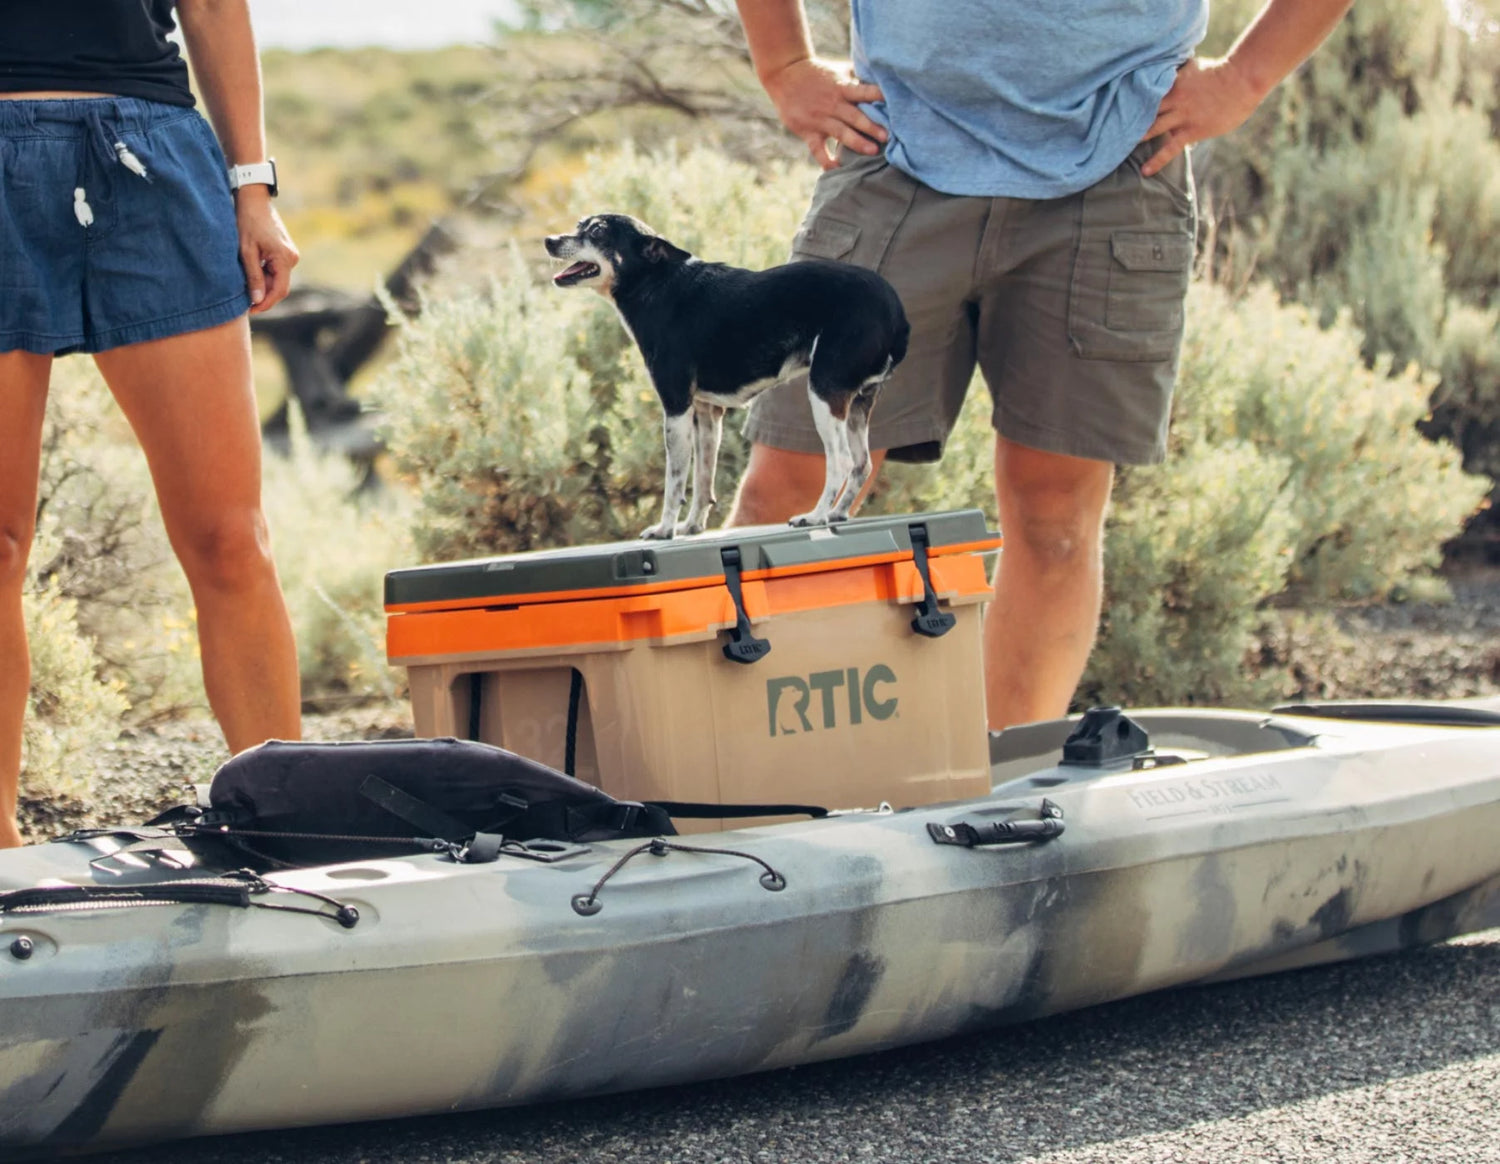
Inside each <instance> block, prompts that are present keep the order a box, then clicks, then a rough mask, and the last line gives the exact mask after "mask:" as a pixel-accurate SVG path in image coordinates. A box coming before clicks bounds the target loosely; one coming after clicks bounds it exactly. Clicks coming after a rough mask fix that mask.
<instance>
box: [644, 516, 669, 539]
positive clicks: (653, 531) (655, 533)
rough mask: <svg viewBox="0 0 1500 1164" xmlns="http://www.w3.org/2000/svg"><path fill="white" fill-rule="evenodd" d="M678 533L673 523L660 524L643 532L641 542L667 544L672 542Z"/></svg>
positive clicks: (664, 522)
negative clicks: (674, 535) (666, 542)
mask: <svg viewBox="0 0 1500 1164" xmlns="http://www.w3.org/2000/svg"><path fill="white" fill-rule="evenodd" d="M675 532H676V529H675V527H674V526H673V525H672V523H671V522H667V521H663V522H658V523H657V524H656V525H653V526H651V527H650V528H649V529H643V530H641V541H643V542H665V541H670V540H671V538H672V535H673V534H674V533H675Z"/></svg>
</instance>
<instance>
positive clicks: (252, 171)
mask: <svg viewBox="0 0 1500 1164" xmlns="http://www.w3.org/2000/svg"><path fill="white" fill-rule="evenodd" d="M241 186H269V187H270V188H271V197H272V198H275V197H276V159H275V158H267V159H266V160H265V161H264V162H251V163H250V164H249V165H248V166H230V167H229V188H230V189H231V190H238V189H239V188H240V187H241Z"/></svg>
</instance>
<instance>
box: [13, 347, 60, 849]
mask: <svg viewBox="0 0 1500 1164" xmlns="http://www.w3.org/2000/svg"><path fill="white" fill-rule="evenodd" d="M51 371H52V357H51V356H36V355H32V354H31V353H30V352H4V353H0V849H5V848H11V847H13V846H15V845H19V844H20V843H21V834H20V832H19V831H18V830H17V828H16V797H17V795H18V788H19V784H20V779H21V721H22V720H23V719H24V718H25V717H26V702H27V697H28V694H29V693H30V691H31V655H30V653H29V651H28V650H27V647H26V622H25V619H24V618H23V617H22V615H21V590H22V587H23V585H24V583H25V580H26V556H27V554H28V553H29V552H30V550H31V537H32V534H33V532H34V531H35V528H36V490H37V472H38V469H39V465H40V462H41V452H42V416H43V414H44V413H45V412H46V408H47V378H48V376H49V375H50V374H51Z"/></svg>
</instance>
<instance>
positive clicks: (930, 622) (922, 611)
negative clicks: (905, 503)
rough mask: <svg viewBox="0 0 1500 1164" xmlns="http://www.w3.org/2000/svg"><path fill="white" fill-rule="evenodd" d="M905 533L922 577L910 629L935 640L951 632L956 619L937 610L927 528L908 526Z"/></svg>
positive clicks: (920, 525)
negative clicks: (929, 559) (929, 568)
mask: <svg viewBox="0 0 1500 1164" xmlns="http://www.w3.org/2000/svg"><path fill="white" fill-rule="evenodd" d="M907 533H908V534H910V535H911V557H912V561H913V562H915V563H916V566H917V573H918V574H920V575H921V576H922V601H920V602H918V603H917V617H916V618H914V619H912V620H911V629H912V630H914V631H916V632H917V634H919V635H926V636H927V637H928V638H930V639H935V638H938V637H939V636H941V635H945V634H947V633H948V632H949V631H951V630H952V629H953V627H954V625H955V624H956V623H957V622H958V618H957V617H956V616H955V615H953V614H950V613H948V612H946V611H943V610H939V609H938V596H937V591H935V590H934V589H933V588H932V574H931V573H930V572H929V571H928V569H927V547H928V545H929V542H928V540H927V527H926V526H925V525H923V524H920V523H917V524H914V525H910V526H907Z"/></svg>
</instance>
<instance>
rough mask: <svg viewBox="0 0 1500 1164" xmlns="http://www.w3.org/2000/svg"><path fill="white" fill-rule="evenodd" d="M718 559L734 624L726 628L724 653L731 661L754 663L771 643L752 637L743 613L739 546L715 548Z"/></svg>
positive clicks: (748, 621) (743, 603) (748, 622)
mask: <svg viewBox="0 0 1500 1164" xmlns="http://www.w3.org/2000/svg"><path fill="white" fill-rule="evenodd" d="M719 560H720V561H722V562H723V563H724V585H725V586H727V587H729V597H730V598H732V599H734V617H735V622H734V626H732V627H730V628H729V641H728V642H727V643H725V644H724V657H725V658H726V659H728V660H729V661H730V662H731V663H755V662H759V661H760V660H761V659H764V658H765V657H766V656H767V655H769V654H770V653H771V644H770V643H769V642H767V641H766V640H765V639H758V638H756V637H755V632H754V631H753V630H752V629H751V628H750V616H749V615H748V614H746V613H745V595H744V592H743V590H741V588H740V564H741V560H740V548H739V546H726V547H724V548H723V549H721V550H720V551H719Z"/></svg>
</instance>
